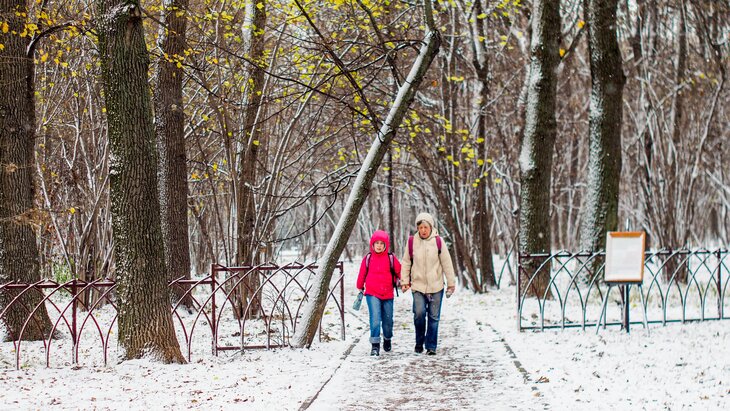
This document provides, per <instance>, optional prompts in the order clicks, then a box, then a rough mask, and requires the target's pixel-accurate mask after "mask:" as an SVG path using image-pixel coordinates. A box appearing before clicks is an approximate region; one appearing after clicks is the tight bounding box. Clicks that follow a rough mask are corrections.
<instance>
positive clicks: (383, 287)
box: [357, 230, 400, 300]
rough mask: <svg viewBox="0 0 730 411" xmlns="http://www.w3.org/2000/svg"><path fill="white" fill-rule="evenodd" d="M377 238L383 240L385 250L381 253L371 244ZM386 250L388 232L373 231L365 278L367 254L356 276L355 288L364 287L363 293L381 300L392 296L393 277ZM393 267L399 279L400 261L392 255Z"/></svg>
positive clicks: (387, 248) (388, 247)
mask: <svg viewBox="0 0 730 411" xmlns="http://www.w3.org/2000/svg"><path fill="white" fill-rule="evenodd" d="M378 240H380V241H383V242H385V251H383V252H382V253H376V252H375V250H374V249H373V244H375V242H376V241H378ZM388 250H390V238H388V233H386V232H385V231H382V230H378V231H376V232H374V233H373V236H372V237H371V238H370V268H369V269H368V270H367V278H366V277H365V263H366V261H367V256H365V257H363V259H362V263H361V264H360V273H359V274H358V276H357V288H358V289H359V290H362V289H363V287H364V288H365V295H372V296H374V297H378V298H379V299H381V300H390V299H392V298H393V277H392V275H391V273H390V259H389V258H388ZM393 268H394V269H395V274H396V278H398V279H400V261H398V259H397V258H396V257H395V256H393Z"/></svg>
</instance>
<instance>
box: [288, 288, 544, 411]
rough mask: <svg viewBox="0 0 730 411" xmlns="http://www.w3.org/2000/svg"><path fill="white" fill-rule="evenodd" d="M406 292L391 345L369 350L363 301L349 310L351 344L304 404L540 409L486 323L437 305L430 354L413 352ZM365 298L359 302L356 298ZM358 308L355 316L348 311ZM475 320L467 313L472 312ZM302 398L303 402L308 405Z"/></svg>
mask: <svg viewBox="0 0 730 411" xmlns="http://www.w3.org/2000/svg"><path fill="white" fill-rule="evenodd" d="M410 301H411V296H410V293H409V294H407V295H406V296H404V297H399V298H397V299H396V309H395V311H396V312H395V325H394V336H393V351H391V352H389V353H385V352H382V351H381V355H380V357H371V356H370V355H369V354H370V343H369V342H368V338H369V334H368V326H367V323H366V320H367V309H366V308H364V309H362V310H361V311H360V312H359V313H353V312H348V314H347V315H348V321H349V322H350V323H351V324H356V323H358V322H359V323H360V324H362V328H361V329H359V330H358V333H357V334H356V333H352V332H351V334H350V335H351V336H352V338H353V339H357V341H354V345H353V347H352V350H351V351H349V352H348V353H347V354H346V355H345V356H344V357H343V360H342V364H341V365H340V367H339V368H338V369H337V370H336V371H335V372H334V374H333V375H332V377H331V378H330V379H329V381H328V382H327V383H326V384H325V385H324V386H323V387H322V389H321V390H320V392H319V393H318V394H317V395H316V397H313V398H310V402H309V403H308V404H306V405H305V406H304V407H302V408H303V409H309V410H484V409H497V410H501V409H543V408H544V406H543V404H542V401H541V399H540V398H539V395H540V394H539V392H538V391H537V390H536V388H535V385H534V384H533V383H531V382H529V381H526V374H525V373H524V371H523V370H521V366H520V365H519V362H518V361H516V359H515V358H514V354H512V353H511V350H510V349H509V347H508V346H507V345H506V344H505V343H504V342H503V340H502V339H501V338H500V336H499V335H498V334H497V333H496V331H494V329H493V328H492V327H490V326H489V325H488V324H487V323H483V324H479V323H474V324H469V323H467V321H468V320H465V319H463V318H461V317H460V316H458V313H455V312H449V310H448V308H449V304H445V305H444V310H443V311H442V315H441V324H440V328H439V334H440V337H439V348H438V350H437V355H435V356H426V355H425V354H416V353H414V352H413V346H414V336H413V322H412V314H411V310H410ZM363 306H364V304H363ZM355 315H357V316H358V317H359V321H358V319H356V318H353V316H355ZM471 321H474V320H471ZM307 405H308V408H307Z"/></svg>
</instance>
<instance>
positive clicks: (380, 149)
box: [292, 1, 441, 348]
mask: <svg viewBox="0 0 730 411" xmlns="http://www.w3.org/2000/svg"><path fill="white" fill-rule="evenodd" d="M424 14H425V19H426V23H427V24H426V27H427V28H426V35H425V37H424V39H423V44H422V45H421V49H420V52H419V54H418V57H417V58H416V61H415V62H414V63H413V66H412V67H411V70H410V72H409V73H408V76H407V78H406V80H405V82H404V83H403V84H402V85H401V87H400V88H399V89H398V94H397V96H396V98H395V100H394V101H393V105H392V107H391V109H390V111H389V113H388V117H387V118H386V119H385V121H384V122H383V123H382V125H381V127H380V129H379V130H378V132H377V135H376V136H375V139H374V140H373V143H372V145H371V146H370V150H369V151H368V154H367V156H366V157H365V160H364V161H363V163H362V166H361V167H360V171H359V172H358V174H357V178H356V179H355V182H354V184H353V186H352V191H350V195H349V196H348V198H347V203H346V204H345V209H344V210H343V212H342V215H341V216H340V219H339V221H338V223H337V227H336V228H335V232H334V234H333V235H332V237H331V238H330V241H329V242H328V243H327V248H326V249H325V251H324V255H323V256H322V259H321V260H320V261H319V268H318V269H317V273H316V278H315V283H314V284H313V285H312V287H311V289H310V290H309V295H308V302H307V305H306V307H305V309H304V313H303V314H302V318H301V319H300V321H299V324H298V326H297V329H296V330H295V334H294V337H293V339H292V345H293V346H295V347H307V348H309V347H310V346H311V345H312V342H313V341H314V337H315V335H316V333H317V328H318V325H319V322H320V320H321V319H322V314H323V313H324V308H325V302H326V301H327V293H328V290H329V284H330V280H331V279H332V272H333V271H334V269H335V265H336V264H337V260H338V259H339V258H340V255H341V254H342V251H343V250H344V248H345V246H346V244H347V240H348V238H349V237H350V233H351V232H352V229H353V227H354V226H355V223H356V222H357V216H358V215H359V214H360V210H361V209H362V206H363V204H364V203H365V200H366V199H367V196H368V193H369V191H370V186H371V184H372V182H373V180H374V179H375V175H376V173H377V171H378V167H379V166H380V163H381V162H382V161H383V157H384V156H385V153H386V152H387V151H388V149H389V146H390V142H391V141H392V140H393V136H394V135H395V132H396V130H397V129H398V127H399V126H400V124H401V122H402V121H403V117H404V116H405V115H406V113H407V112H408V108H409V107H410V105H411V103H412V102H413V98H414V97H415V95H416V91H417V90H418V87H419V86H420V84H421V82H422V81H423V78H424V77H425V75H426V72H427V71H428V68H429V67H430V65H431V63H432V62H433V60H434V58H435V57H436V55H437V54H438V50H439V46H440V44H441V36H440V34H439V32H438V30H437V29H436V28H435V24H434V22H433V15H432V12H431V4H430V2H429V1H424Z"/></svg>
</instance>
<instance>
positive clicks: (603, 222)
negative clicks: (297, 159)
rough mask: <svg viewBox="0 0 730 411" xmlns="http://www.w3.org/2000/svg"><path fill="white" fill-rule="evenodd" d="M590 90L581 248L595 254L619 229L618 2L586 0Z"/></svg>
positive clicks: (620, 67) (620, 101) (620, 81)
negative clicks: (610, 233) (612, 232)
mask: <svg viewBox="0 0 730 411" xmlns="http://www.w3.org/2000/svg"><path fill="white" fill-rule="evenodd" d="M584 4H585V14H586V21H587V25H588V50H589V54H590V66H591V80H592V92H591V99H590V135H589V139H590V143H589V146H590V152H589V161H588V186H587V191H586V194H585V196H586V197H585V199H584V202H583V215H582V217H581V230H580V246H581V249H583V250H589V251H596V250H600V249H603V248H604V247H605V245H606V232H607V231H615V230H616V229H617V228H618V204H619V183H620V181H621V124H622V105H623V88H624V84H625V83H626V76H624V72H623V65H622V58H621V51H620V49H619V44H618V39H617V34H616V30H617V27H616V26H617V21H616V8H617V5H618V1H617V0H612V1H596V0H586V2H585V3H584Z"/></svg>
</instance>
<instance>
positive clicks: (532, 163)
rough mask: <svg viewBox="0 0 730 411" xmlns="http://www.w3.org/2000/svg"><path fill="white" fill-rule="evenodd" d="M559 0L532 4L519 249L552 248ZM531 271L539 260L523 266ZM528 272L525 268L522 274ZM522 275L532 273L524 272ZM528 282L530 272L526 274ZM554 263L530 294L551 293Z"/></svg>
mask: <svg viewBox="0 0 730 411" xmlns="http://www.w3.org/2000/svg"><path fill="white" fill-rule="evenodd" d="M559 45H560V2H559V1H557V0H536V1H534V2H533V6H532V39H531V46H530V48H531V62H530V77H529V85H528V90H527V107H526V118H525V132H524V136H523V138H522V148H521V152H520V160H519V162H520V182H521V188H520V222H519V230H520V239H519V243H520V244H519V247H520V253H522V254H527V253H549V252H550V244H551V241H550V240H551V239H550V183H551V176H552V163H553V161H552V159H553V147H554V145H555V136H556V133H557V125H556V120H555V95H556V85H557V78H556V74H555V69H556V68H557V66H558V63H559V61H560V54H559ZM523 268H524V270H525V273H528V274H529V275H532V274H533V273H535V271H536V270H537V265H531V264H528V266H525V267H523ZM522 274H524V273H521V275H522ZM523 277H527V276H524V275H523ZM520 281H521V283H522V284H523V286H527V284H528V282H529V281H530V279H529V278H522V279H521V280H520ZM549 282H550V268H549V267H547V266H546V267H544V268H543V269H542V270H541V271H540V272H539V273H537V274H536V277H535V280H534V281H533V282H532V283H531V284H530V286H529V287H528V289H527V290H526V291H527V295H533V296H540V297H542V296H543V295H546V293H547V295H548V296H549V295H550V292H549V290H548V289H547V287H548V284H549Z"/></svg>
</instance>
